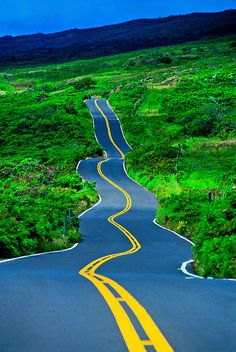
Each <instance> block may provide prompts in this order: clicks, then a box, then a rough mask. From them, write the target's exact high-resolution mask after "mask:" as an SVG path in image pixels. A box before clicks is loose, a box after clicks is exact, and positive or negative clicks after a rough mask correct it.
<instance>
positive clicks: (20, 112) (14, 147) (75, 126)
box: [0, 73, 102, 257]
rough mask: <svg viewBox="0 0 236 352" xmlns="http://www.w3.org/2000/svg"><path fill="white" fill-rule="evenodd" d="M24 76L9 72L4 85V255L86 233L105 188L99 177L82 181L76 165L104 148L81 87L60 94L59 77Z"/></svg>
mask: <svg viewBox="0 0 236 352" xmlns="http://www.w3.org/2000/svg"><path fill="white" fill-rule="evenodd" d="M24 75H25V73H24ZM16 77H17V76H12V74H10V75H7V74H5V75H3V76H2V80H3V78H5V82H4V81H3V84H2V85H1V89H2V90H3V89H4V88H5V89H6V90H4V95H3V96H2V97H1V98H0V99H1V112H0V144H1V162H0V175H1V179H0V188H1V205H0V257H12V256H18V255H24V254H31V253H35V252H41V251H49V250H54V249H61V248H67V247H69V246H71V244H72V243H75V242H77V241H78V240H79V237H80V235H79V232H78V225H79V224H78V219H77V216H78V214H79V213H80V212H82V211H83V210H85V209H86V208H88V207H89V206H91V204H92V203H94V202H96V200H97V193H96V191H95V189H94V185H93V184H88V183H85V185H84V187H83V186H82V180H81V179H80V177H79V176H78V174H77V173H76V165H77V163H78V161H79V160H80V159H84V158H85V157H88V156H96V155H101V153H102V150H101V147H99V146H98V145H97V144H96V142H95V141H94V135H93V127H92V123H91V118H90V116H89V114H88V112H87V110H86V109H85V107H84V106H83V100H82V99H83V96H82V95H81V93H76V92H75V89H74V88H73V87H69V88H68V90H67V91H66V92H63V94H60V92H59V93H58V94H54V90H55V87H56V84H54V83H53V82H50V83H47V84H42V83H41V82H40V81H39V80H38V81H36V80H34V81H31V80H28V79H27V80H25V79H22V78H19V79H17V78H16ZM7 82H9V83H10V84H9V85H8V84H7ZM65 216H66V220H67V221H66V220H64V217H65ZM64 221H66V224H65V225H64ZM63 225H64V226H63Z"/></svg>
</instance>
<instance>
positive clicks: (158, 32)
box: [0, 10, 236, 64]
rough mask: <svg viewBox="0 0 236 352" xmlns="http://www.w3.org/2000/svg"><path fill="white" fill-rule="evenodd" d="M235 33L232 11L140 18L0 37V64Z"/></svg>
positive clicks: (84, 55)
mask: <svg viewBox="0 0 236 352" xmlns="http://www.w3.org/2000/svg"><path fill="white" fill-rule="evenodd" d="M234 33H236V10H228V11H223V12H218V13H193V14H189V15H183V16H170V17H167V18H160V19H140V20H135V21H130V22H125V23H121V24H117V25H110V26H104V27H99V28H91V29H84V30H81V29H73V30H68V31H64V32H59V33H53V34H47V35H45V34H35V35H26V36H18V37H11V36H5V37H2V38H0V62H1V63H5V64H11V63H16V62H21V61H40V62H54V61H65V60H68V59H75V58H88V57H98V56H104V55H111V54H115V53H122V52H127V51H132V50H137V49H144V48H151V47H156V46H165V45H171V44H178V43H184V42H189V41H194V40H199V39H201V38H203V37H205V36H223V35H228V34H234Z"/></svg>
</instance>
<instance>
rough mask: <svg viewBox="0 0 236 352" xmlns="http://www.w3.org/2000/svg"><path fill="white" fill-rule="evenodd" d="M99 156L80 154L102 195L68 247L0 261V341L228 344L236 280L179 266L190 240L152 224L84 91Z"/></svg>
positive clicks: (217, 350)
mask: <svg viewBox="0 0 236 352" xmlns="http://www.w3.org/2000/svg"><path fill="white" fill-rule="evenodd" d="M86 103H87V105H88V107H89V109H90V111H91V114H92V116H93V120H94V126H95V132H96V137H97V139H98V141H99V143H100V144H101V145H102V146H103V147H104V150H105V151H106V153H107V157H106V158H104V159H102V160H101V159H88V160H86V161H82V162H81V163H80V164H79V167H78V169H79V170H78V171H79V173H80V174H81V175H82V176H83V177H84V178H85V179H88V180H89V181H95V182H96V187H97V189H98V191H99V194H100V196H101V200H102V201H101V202H100V203H99V204H98V205H97V206H96V207H94V208H93V209H92V210H90V211H88V212H86V213H85V214H84V215H83V216H82V217H81V226H80V230H81V233H82V238H83V241H82V242H81V243H80V244H79V246H77V247H76V248H74V249H73V250H71V251H64V252H60V253H54V254H45V255H43V256H34V257H27V258H23V259H20V260H16V261H11V262H3V263H1V265H0V302H1V305H0V351H1V352H8V351H17V352H18V351H19V352H21V351H22V352H23V351H24V352H31V351H32V352H33V351H54V350H55V351H63V352H64V351H77V350H78V351H81V352H87V351H91V352H92V351H101V352H103V351H104V352H105V351H107V352H112V351H127V350H129V351H133V352H139V351H160V352H161V351H166V352H167V351H172V350H174V351H177V352H178V351H179V352H195V351H196V352H199V351H206V352H222V351H224V352H233V351H235V350H236V339H235V332H236V321H235V316H236V283H235V282H231V281H224V280H202V279H198V278H194V277H189V276H186V275H184V274H183V272H182V271H181V270H179V269H180V267H181V265H182V263H183V262H185V261H187V260H189V259H190V258H191V254H192V247H191V243H189V242H188V241H186V240H184V239H182V238H180V237H178V236H177V235H176V234H174V233H172V232H170V231H168V230H165V229H163V228H161V227H159V226H157V225H155V224H154V223H153V222H152V220H153V219H154V217H155V212H156V208H157V201H156V199H155V197H154V196H153V195H152V194H151V193H150V192H148V191H146V190H145V189H143V188H142V187H140V186H139V185H137V184H136V183H135V182H133V181H132V180H131V179H130V178H128V177H127V175H126V172H125V169H124V159H123V158H124V156H125V154H126V153H127V152H128V151H129V150H130V147H129V146H128V145H127V143H126V141H125V139H124V137H123V134H122V131H121V128H120V123H119V120H118V119H117V117H116V115H115V114H114V113H113V112H112V111H111V109H110V108H109V106H108V105H107V102H106V101H103V100H98V101H97V100H96V99H91V100H87V101H86Z"/></svg>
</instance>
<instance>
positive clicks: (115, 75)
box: [0, 37, 236, 277]
mask: <svg viewBox="0 0 236 352" xmlns="http://www.w3.org/2000/svg"><path fill="white" fill-rule="evenodd" d="M235 52H236V37H225V38H223V39H222V38H221V39H219V40H216V39H214V40H213V39H209V40H205V41H201V42H193V43H189V44H184V45H176V46H169V47H163V48H160V49H158V48H157V49H147V50H142V51H137V52H131V53H128V54H120V55H117V56H110V57H106V58H105V59H104V58H98V59H93V60H80V61H73V62H68V63H65V64H57V65H50V66H38V67H31V68H2V69H1V70H0V100H1V112H0V124H1V128H0V144H1V164H0V168H1V176H2V177H1V189H2V199H3V201H2V202H1V205H0V207H1V208H0V209H1V211H0V257H1V256H2V257H7V256H15V255H20V254H26V253H32V252H35V251H39V250H40V251H41V250H47V249H51V248H58V247H59V248H62V247H66V246H68V245H70V244H71V243H72V242H74V241H75V240H76V241H77V239H78V236H79V235H78V233H77V232H76V227H77V223H76V221H74V219H75V218H76V216H77V215H78V213H79V212H80V211H82V209H85V208H86V207H88V206H90V204H92V203H93V202H95V201H96V199H97V194H96V192H95V190H94V185H89V184H88V183H86V185H85V187H84V189H83V187H82V182H81V180H80V178H79V176H77V175H76V173H75V168H76V164H77V162H78V161H79V160H80V159H83V158H85V157H93V156H97V155H101V154H102V151H101V147H99V146H98V145H97V144H96V142H95V140H94V136H93V128H92V122H91V118H90V116H89V114H88V111H87V109H86V107H85V105H84V103H83V100H84V99H85V98H86V97H90V96H98V97H103V98H107V99H108V100H109V102H110V104H111V106H112V107H113V108H114V110H115V111H116V112H117V113H118V115H119V117H120V119H121V122H122V125H123V129H124V132H125V135H126V138H127V141H128V142H129V143H130V144H131V145H132V147H133V150H132V151H131V152H130V153H129V154H128V156H127V158H126V165H127V170H128V173H129V175H130V176H131V177H133V178H134V179H136V180H137V181H138V182H139V183H141V184H142V185H144V186H146V187H147V188H148V189H150V190H151V191H152V192H154V193H155V194H156V196H157V198H158V200H159V208H158V213H157V219H158V221H159V223H161V224H162V225H164V226H167V227H168V228H171V229H173V230H176V231H177V232H179V233H180V234H182V235H184V236H186V237H189V238H191V239H192V240H193V241H194V242H195V244H196V245H195V247H194V256H195V269H196V271H197V272H198V273H199V274H201V275H204V276H209V275H211V276H215V277H236V258H235V253H236V231H235V229H236V220H235V219H236V216H235V215H236V196H235V187H236V185H235V183H236V176H235V175H236V173H235V171H236V136H235V134H236V133H235V125H236V110H235V85H236V74H235V72H236V71H235ZM209 191H211V192H212V201H211V202H209V200H208V192H209ZM69 211H71V212H72V214H73V216H72V217H71V218H70V219H69V217H68V216H67V225H68V226H67V227H68V229H67V232H66V234H65V233H63V232H65V231H63V219H64V216H65V215H66V214H68V212H69ZM70 223H72V224H70ZM186 259H188V258H186Z"/></svg>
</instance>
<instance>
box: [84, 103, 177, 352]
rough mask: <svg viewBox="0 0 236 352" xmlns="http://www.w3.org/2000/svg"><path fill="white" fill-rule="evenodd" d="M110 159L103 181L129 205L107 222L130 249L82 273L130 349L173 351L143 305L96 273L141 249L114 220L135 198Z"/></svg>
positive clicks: (90, 266)
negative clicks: (111, 174)
mask: <svg viewBox="0 0 236 352" xmlns="http://www.w3.org/2000/svg"><path fill="white" fill-rule="evenodd" d="M94 103H95V105H96V107H97V109H98V110H99V111H100V112H101V114H102V116H103V117H104V119H105V121H106V126H107V131H108V135H109V138H110V140H111V142H112V144H113V145H114V147H115V148H116V149H117V150H118V151H119V153H120V154H121V157H122V158H124V154H123V152H122V151H121V150H120V148H119V147H118V146H117V145H116V144H115V142H114V140H113V138H112V135H111V130H110V126H109V121H108V119H107V117H106V115H105V114H104V112H103V111H102V110H101V109H100V107H99V106H98V104H97V101H95V102H94ZM109 160H110V159H105V160H102V161H100V162H99V163H98V165H97V171H98V173H99V175H100V176H101V177H102V178H103V179H104V180H106V181H107V182H108V183H109V184H111V185H112V186H113V187H115V188H116V189H117V190H119V191H120V192H121V193H122V194H123V195H124V196H125V199H126V206H125V208H124V209H123V210H121V211H119V212H117V213H116V214H113V215H111V216H110V217H109V218H108V221H109V222H110V223H111V224H112V225H114V226H115V227H116V228H118V229H119V230H120V231H121V232H122V233H123V234H124V235H125V236H126V237H127V238H128V239H129V241H130V243H131V248H130V249H129V250H127V251H124V252H119V253H114V254H109V255H106V256H103V257H101V258H98V259H96V260H94V261H92V262H91V263H89V264H87V265H86V266H85V267H84V268H83V269H81V270H80V274H81V275H82V276H84V277H86V278H87V279H88V280H90V281H91V282H92V283H93V284H94V285H95V286H96V287H97V289H98V290H99V292H100V293H101V295H102V296H103V298H104V299H105V300H106V302H107V304H108V306H109V307H110V309H111V311H112V313H113V315H114V317H115V319H116V322H117V324H118V326H119V328H120V331H121V334H122V336H123V338H124V340H125V342H126V345H127V347H128V350H129V351H131V352H145V351H146V348H145V345H149V346H153V347H154V349H155V351H158V352H173V349H172V347H171V346H170V345H169V343H168V341H167V340H166V338H165V337H164V336H163V334H162V333H161V331H160V330H159V328H158V327H157V326H156V324H155V323H154V321H153V320H152V318H151V317H150V315H149V314H148V312H147V311H146V310H145V309H144V308H143V307H142V305H141V304H140V303H139V302H138V301H137V300H136V299H135V298H134V297H133V296H132V295H131V294H130V293H129V292H128V291H127V290H125V289H124V288H123V287H122V286H121V285H119V284H118V283H117V282H116V281H114V280H112V279H110V278H108V277H106V276H103V275H100V274H97V273H96V270H97V269H98V268H99V267H100V266H101V265H103V264H104V263H106V262H108V261H110V260H112V259H115V258H118V257H121V256H125V255H130V254H133V253H135V252H137V251H139V250H140V249H141V245H140V243H139V241H138V240H137V239H136V238H135V236H134V235H133V234H131V233H130V232H129V231H128V230H127V229H126V228H125V227H124V226H122V225H121V224H119V223H118V222H116V221H115V218H117V217H119V216H120V215H122V214H125V213H126V212H128V211H129V210H130V208H131V206H132V199H131V197H130V195H129V193H128V192H127V191H126V190H124V189H123V188H122V187H120V186H119V185H117V184H116V183H115V182H113V181H112V180H111V179H109V178H108V177H107V176H106V175H104V173H103V172H102V165H103V164H104V163H106V162H108V161H109ZM106 285H109V286H110V287H112V289H113V290H115V291H116V293H117V297H116V296H115V295H114V294H113V293H112V292H111V290H110V289H109V287H108V286H106ZM122 302H125V303H126V304H127V305H128V306H129V308H130V309H131V310H132V311H133V313H134V314H135V316H136V318H137V319H138V321H139V323H140V325H141V326H142V328H143V330H144V331H145V332H146V335H147V337H148V339H147V340H142V339H141V338H140V336H139V335H138V333H137V331H136V329H135V327H134V326H133V324H132V322H131V320H130V318H129V316H128V314H127V313H126V311H125V309H124V307H123V306H122Z"/></svg>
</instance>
